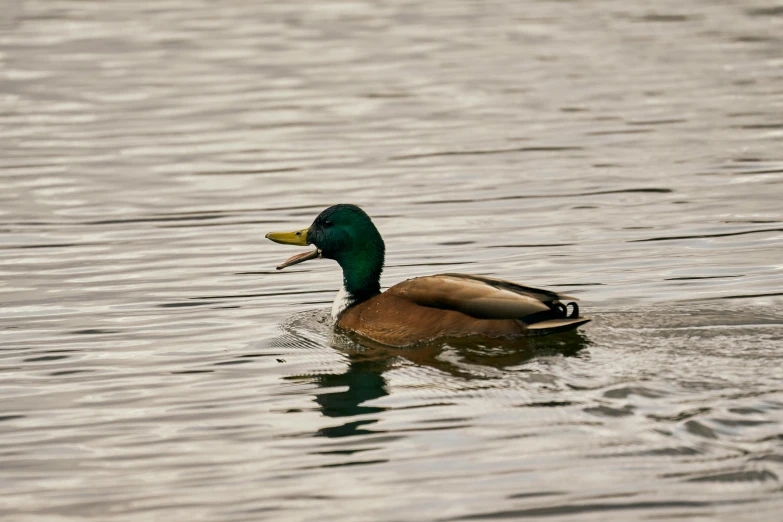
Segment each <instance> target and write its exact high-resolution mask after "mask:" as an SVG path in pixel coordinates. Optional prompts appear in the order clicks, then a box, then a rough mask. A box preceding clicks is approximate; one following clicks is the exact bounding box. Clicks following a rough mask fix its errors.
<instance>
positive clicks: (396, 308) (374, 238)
mask: <svg viewBox="0 0 783 522" xmlns="http://www.w3.org/2000/svg"><path fill="white" fill-rule="evenodd" d="M266 238H267V239H270V240H272V241H274V242H276V243H281V244H284V245H299V246H305V245H314V246H315V247H316V248H315V250H313V251H310V252H305V253H302V254H297V255H295V256H293V257H291V258H289V259H287V260H286V261H285V262H283V263H282V264H281V265H280V266H278V267H277V269H278V270H282V269H283V268H285V267H288V266H291V265H296V264H298V263H303V262H305V261H308V260H311V259H317V258H326V259H333V260H335V261H337V263H338V264H339V265H340V267H341V268H342V269H343V286H342V289H341V290H340V291H339V292H338V294H337V297H336V299H335V300H334V304H333V305H332V317H333V318H334V319H335V322H336V325H337V327H339V328H342V329H343V330H347V331H349V332H355V333H357V334H359V335H361V336H363V337H367V338H369V339H372V340H373V341H375V342H378V343H381V344H385V345H389V346H395V347H407V346H412V345H417V344H422V343H426V342H429V341H434V340H436V339H447V338H465V337H477V338H482V337H483V338H496V339H497V338H515V337H523V336H528V335H541V334H547V333H553V332H561V331H565V330H571V329H574V328H577V327H578V326H580V325H583V324H584V323H586V322H588V321H590V319H589V318H587V317H583V316H580V315H579V307H578V306H577V304H576V303H575V302H568V303H567V304H563V300H574V299H575V298H573V297H569V296H566V295H561V294H557V293H555V292H551V291H549V290H541V289H538V288H532V287H529V286H523V285H520V284H517V283H512V282H509V281H503V280H501V279H493V278H491V277H484V276H477V275H467V274H438V275H432V276H426V277H416V278H414V279H408V280H407V281H403V282H402V283H398V284H396V285H394V286H392V287H391V288H389V289H388V290H386V291H385V292H381V272H383V264H384V256H385V251H386V247H385V245H384V242H383V239H382V238H381V234H380V233H379V232H378V229H377V228H375V225H374V224H373V222H372V220H371V219H370V217H369V216H368V215H367V214H366V213H365V212H364V211H363V210H362V209H360V208H359V207H357V206H356V205H334V206H331V207H329V208H327V209H326V210H324V211H323V212H321V213H320V214H319V215H318V217H316V218H315V221H313V224H312V225H310V227H308V228H305V229H302V230H297V231H295V232H271V233H269V234H267V235H266ZM569 308H570V313H569Z"/></svg>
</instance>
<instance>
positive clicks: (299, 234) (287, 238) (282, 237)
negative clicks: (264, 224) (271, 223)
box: [266, 228, 321, 270]
mask: <svg viewBox="0 0 783 522" xmlns="http://www.w3.org/2000/svg"><path fill="white" fill-rule="evenodd" d="M308 230H309V228H305V229H302V230H297V231H295V232H270V233H269V234H267V235H266V238H267V239H269V240H271V241H274V242H275V243H280V244H281V245H297V246H305V245H307V231H308ZM319 257H321V251H320V250H318V249H317V248H316V249H315V250H313V251H312V252H303V253H301V254H296V255H295V256H291V257H289V258H288V259H286V260H285V261H283V263H282V264H280V265H279V266H278V267H277V269H278V270H282V269H284V268H285V267H287V266H291V265H298V264H299V263H304V262H305V261H309V260H310V259H316V258H319Z"/></svg>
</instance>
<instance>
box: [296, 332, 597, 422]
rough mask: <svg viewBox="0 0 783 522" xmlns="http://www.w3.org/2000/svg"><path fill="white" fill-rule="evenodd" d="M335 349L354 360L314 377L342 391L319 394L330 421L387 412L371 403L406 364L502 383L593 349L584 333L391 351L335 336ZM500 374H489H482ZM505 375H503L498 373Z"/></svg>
mask: <svg viewBox="0 0 783 522" xmlns="http://www.w3.org/2000/svg"><path fill="white" fill-rule="evenodd" d="M331 345H332V347H334V348H335V349H337V350H340V351H342V352H344V353H346V354H347V355H348V361H349V363H348V369H347V371H345V372H344V373H336V374H322V375H317V376H310V377H308V379H312V381H313V382H314V383H316V384H317V385H318V386H319V387H322V388H324V389H329V390H331V389H335V388H336V389H337V390H338V391H325V392H323V393H319V394H317V395H316V398H315V401H316V402H317V403H318V405H319V406H320V409H321V412H322V413H323V414H324V415H326V416H327V417H333V418H339V417H356V416H359V415H362V416H364V415H372V414H374V413H376V414H377V413H380V412H382V411H384V410H385V409H386V408H383V407H379V406H373V405H370V404H368V403H370V402H371V401H373V400H374V399H378V398H380V397H384V396H386V395H388V394H389V391H388V388H387V383H386V379H385V378H384V373H386V372H387V371H389V370H391V369H392V368H395V367H399V366H400V364H401V361H402V360H407V361H409V362H412V363H414V364H415V365H417V366H428V367H431V368H434V369H436V370H438V371H440V372H443V373H444V374H445V375H447V376H451V377H453V378H458V379H461V380H466V381H468V380H475V379H491V378H497V376H498V375H502V374H503V372H506V371H513V369H514V368H515V367H517V366H519V365H521V364H523V363H525V362H527V361H529V360H530V359H532V358H534V357H543V356H551V355H555V354H560V355H564V356H566V357H571V356H574V355H576V354H578V353H579V352H580V350H582V349H583V348H585V347H586V346H587V345H588V340H587V338H586V337H584V336H583V335H582V334H581V333H579V332H576V331H573V332H568V333H565V334H560V335H552V336H547V337H537V338H527V339H521V340H515V341H513V342H510V341H492V342H487V341H486V340H482V341H481V342H478V341H476V340H473V341H470V340H460V341H456V342H455V341H451V342H448V343H442V342H441V343H438V344H433V345H428V346H422V347H418V348H405V349H400V348H391V347H388V346H383V345H377V344H374V343H372V342H368V341H367V340H366V339H362V338H357V337H354V336H351V335H346V334H342V333H338V332H335V333H334V335H333V336H332V338H331ZM482 368H484V369H487V370H490V369H494V370H496V371H495V372H484V371H481V369H482ZM498 371H499V372H498ZM375 417H376V418H364V419H358V420H354V421H350V422H346V423H345V424H342V425H340V426H334V427H329V428H324V429H321V430H320V431H319V434H320V435H322V436H325V437H348V436H352V435H359V434H367V433H372V432H371V431H370V430H368V429H367V426H368V425H371V424H374V423H376V422H378V419H377V416H375Z"/></svg>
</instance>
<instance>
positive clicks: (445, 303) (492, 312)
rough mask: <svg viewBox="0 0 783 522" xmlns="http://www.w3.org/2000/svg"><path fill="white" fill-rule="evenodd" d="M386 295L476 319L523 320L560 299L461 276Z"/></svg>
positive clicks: (404, 286) (419, 282)
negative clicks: (453, 311)
mask: <svg viewBox="0 0 783 522" xmlns="http://www.w3.org/2000/svg"><path fill="white" fill-rule="evenodd" d="M387 292H388V293H390V295H393V296H396V297H400V298H402V299H406V300H409V301H411V302H413V303H415V304H417V305H420V306H426V307H431V308H440V309H444V310H455V311H457V312H461V313H463V314H465V315H468V316H470V317H475V318H477V319H522V318H524V317H526V316H529V315H532V314H535V313H538V312H546V311H548V310H550V309H551V308H550V305H552V304H556V303H559V298H560V296H559V295H558V294H556V293H554V292H549V291H547V290H540V289H537V288H529V287H523V286H521V285H515V284H514V283H509V282H506V281H501V280H499V279H489V278H481V277H479V276H464V275H462V274H440V275H435V276H428V277H418V278H415V279H409V280H407V281H403V282H402V283H399V284H397V285H395V286H393V287H392V288H390V289H389V290H387Z"/></svg>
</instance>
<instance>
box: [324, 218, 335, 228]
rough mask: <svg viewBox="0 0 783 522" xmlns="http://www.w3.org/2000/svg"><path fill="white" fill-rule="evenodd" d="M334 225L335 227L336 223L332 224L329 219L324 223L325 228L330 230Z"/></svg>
mask: <svg viewBox="0 0 783 522" xmlns="http://www.w3.org/2000/svg"><path fill="white" fill-rule="evenodd" d="M332 225H334V223H332V222H331V221H329V220H328V219H327V220H326V221H324V228H329V227H331V226H332Z"/></svg>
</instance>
